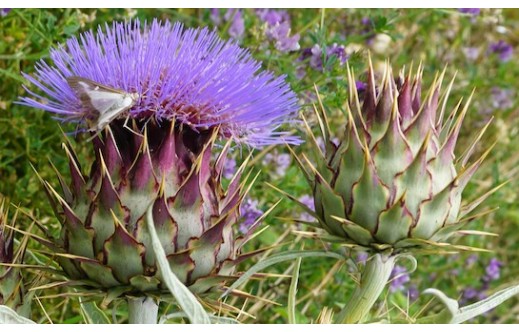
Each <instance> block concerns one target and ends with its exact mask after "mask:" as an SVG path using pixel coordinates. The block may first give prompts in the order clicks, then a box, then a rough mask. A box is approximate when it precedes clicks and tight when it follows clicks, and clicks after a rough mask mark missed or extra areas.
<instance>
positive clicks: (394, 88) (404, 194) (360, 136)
mask: <svg viewBox="0 0 519 332" xmlns="http://www.w3.org/2000/svg"><path fill="white" fill-rule="evenodd" d="M368 76H369V77H368V82H367V87H366V91H365V97H364V102H363V104H362V106H361V103H360V101H359V96H358V92H357V89H356V84H355V83H356V82H355V77H354V75H353V73H352V72H351V70H349V71H348V82H349V93H350V99H349V102H348V103H347V104H348V106H349V107H348V109H347V114H348V118H347V123H346V125H345V134H344V136H345V137H344V138H343V139H342V141H341V142H340V143H339V144H336V143H334V142H333V140H332V139H331V137H332V135H331V133H330V128H329V124H328V123H327V120H326V119H327V118H326V114H325V113H324V110H322V112H317V116H318V118H319V123H320V124H321V126H320V128H321V130H322V132H323V136H324V140H325V141H326V144H325V148H324V150H322V149H320V148H319V144H318V142H317V140H316V139H315V137H314V136H313V134H312V132H311V129H310V126H309V125H307V129H308V133H309V137H310V138H311V139H310V140H311V141H312V142H313V145H314V153H315V160H316V162H315V166H313V163H311V162H310V161H309V160H308V159H307V162H306V163H303V161H301V160H300V164H301V166H302V167H303V169H304V170H305V174H306V177H307V180H308V181H309V183H310V184H311V186H312V187H313V194H314V200H315V216H316V218H317V219H318V221H319V224H320V227H321V228H323V229H324V230H325V231H327V232H328V233H330V234H332V235H333V236H335V238H336V239H337V237H339V238H340V239H342V240H341V241H342V242H346V243H349V244H350V245H352V246H363V247H367V248H370V249H372V250H375V251H383V250H386V249H392V250H404V249H406V248H409V247H424V246H430V245H436V244H438V243H439V242H443V241H445V240H446V239H447V238H448V237H450V236H451V235H452V234H454V233H455V232H456V231H457V230H458V229H459V228H461V227H462V226H463V225H465V224H466V223H467V222H468V220H470V218H468V219H467V218H465V219H462V218H463V217H464V216H466V215H467V214H468V213H469V212H470V211H472V210H473V209H474V208H475V207H476V206H477V205H478V204H479V203H481V201H482V200H483V199H484V198H485V197H486V196H487V195H490V194H491V193H492V192H493V191H494V190H496V189H497V188H496V189H494V190H491V191H490V192H488V193H487V194H485V195H484V196H483V197H482V198H480V199H477V200H476V201H475V202H473V203H471V204H467V205H462V204H461V193H462V191H463V189H464V187H465V186H466V184H467V183H468V181H469V180H470V178H471V177H472V175H473V174H474V173H475V172H476V170H477V169H478V167H479V165H480V164H481V163H482V161H483V159H484V157H485V155H486V153H485V154H484V155H483V156H482V157H481V158H479V159H478V160H477V161H476V162H475V163H473V164H469V163H468V160H469V158H470V156H471V153H472V152H473V151H474V146H475V144H476V143H477V140H476V141H475V142H473V143H472V144H471V146H470V148H469V149H468V150H467V151H466V153H465V155H463V156H462V158H460V162H459V163H456V158H455V155H454V147H455V145H456V140H457V137H458V133H459V131H460V128H461V124H462V120H463V117H464V116H465V114H466V112H467V110H468V104H469V102H470V98H469V100H468V101H467V102H466V104H465V105H464V106H462V105H461V102H460V103H458V105H457V106H456V108H455V109H454V110H453V111H452V112H451V113H450V114H447V111H446V101H447V98H448V95H449V92H450V88H451V86H452V82H451V84H450V86H449V88H448V89H447V90H446V91H445V92H444V93H443V94H442V93H441V89H440V87H441V82H442V78H443V76H444V73H442V74H439V75H437V76H436V79H435V80H434V82H433V83H432V86H431V88H430V89H429V91H428V92H427V93H426V94H425V93H424V95H425V98H423V97H422V79H421V76H422V69H421V67H420V68H419V69H418V72H417V74H416V75H415V76H412V72H410V73H409V74H408V75H407V76H405V75H404V73H402V74H401V76H400V77H397V78H396V79H395V78H394V76H393V74H392V72H391V69H390V66H389V64H387V66H386V71H385V72H384V76H383V79H382V83H381V84H380V85H377V84H376V82H375V78H374V71H373V68H372V67H371V64H370V69H369V73H368ZM481 135H482V133H481V134H480V135H478V137H479V138H480V137H481ZM479 138H478V139H479ZM457 166H458V167H457ZM462 220H463V221H462ZM438 245H439V246H445V245H446V244H445V243H440V244H438Z"/></svg>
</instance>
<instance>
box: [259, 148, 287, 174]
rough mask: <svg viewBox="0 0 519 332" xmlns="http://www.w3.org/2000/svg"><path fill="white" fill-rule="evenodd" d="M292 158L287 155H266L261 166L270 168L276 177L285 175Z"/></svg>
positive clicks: (274, 153) (275, 153)
mask: <svg viewBox="0 0 519 332" xmlns="http://www.w3.org/2000/svg"><path fill="white" fill-rule="evenodd" d="M291 161H292V158H291V157H290V154H288V153H277V152H273V153H267V154H266V155H265V157H264V158H263V161H262V164H263V165H264V166H272V167H273V168H274V174H275V175H276V176H278V177H281V176H283V175H285V173H286V171H287V168H288V166H290V162H291Z"/></svg>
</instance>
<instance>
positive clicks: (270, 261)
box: [220, 250, 346, 298]
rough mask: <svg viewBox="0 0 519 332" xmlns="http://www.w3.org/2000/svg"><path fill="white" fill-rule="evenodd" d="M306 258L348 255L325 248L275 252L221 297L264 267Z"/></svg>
mask: <svg viewBox="0 0 519 332" xmlns="http://www.w3.org/2000/svg"><path fill="white" fill-rule="evenodd" d="M300 257H301V258H305V257H330V258H335V259H341V260H345V259H346V257H344V256H342V255H340V254H337V253H334V252H328V251H324V250H293V251H285V252H280V253H278V254H274V255H272V256H270V257H269V258H267V259H265V260H262V261H260V262H258V263H257V264H256V265H254V266H252V267H251V268H250V269H248V270H247V272H245V273H244V274H242V275H241V277H240V278H238V280H236V281H235V282H234V283H233V284H232V285H231V286H229V288H228V289H227V290H226V291H225V293H223V295H222V296H220V298H222V297H225V296H227V295H228V294H229V293H230V292H232V291H233V290H235V289H236V288H238V287H239V286H240V285H242V284H243V283H245V282H246V281H247V280H249V279H250V277H252V276H253V275H254V273H256V272H259V271H261V270H263V269H264V268H267V267H269V266H271V265H274V264H277V263H280V262H284V261H288V260H292V259H295V258H300Z"/></svg>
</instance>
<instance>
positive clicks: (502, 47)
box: [488, 40, 514, 62]
mask: <svg viewBox="0 0 519 332" xmlns="http://www.w3.org/2000/svg"><path fill="white" fill-rule="evenodd" d="M488 51H489V52H490V53H494V54H497V55H499V60H501V61H502V62H506V61H508V60H510V59H511V58H512V56H513V54H514V48H513V47H512V45H510V44H508V43H507V42H505V41H504V40H500V41H498V42H496V43H492V44H490V46H489V48H488Z"/></svg>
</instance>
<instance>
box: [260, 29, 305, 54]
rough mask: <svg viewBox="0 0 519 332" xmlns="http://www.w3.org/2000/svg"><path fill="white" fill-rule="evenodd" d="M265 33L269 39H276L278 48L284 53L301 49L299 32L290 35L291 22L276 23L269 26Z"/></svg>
mask: <svg viewBox="0 0 519 332" xmlns="http://www.w3.org/2000/svg"><path fill="white" fill-rule="evenodd" d="M265 35H266V36H267V38H269V39H273V40H275V41H276V43H275V46H276V49H277V50H278V51H280V52H282V53H288V52H291V51H297V50H299V48H300V46H299V38H300V37H299V34H295V35H293V36H290V23H289V22H283V23H276V24H275V25H273V26H271V27H269V28H267V30H266V31H265Z"/></svg>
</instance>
